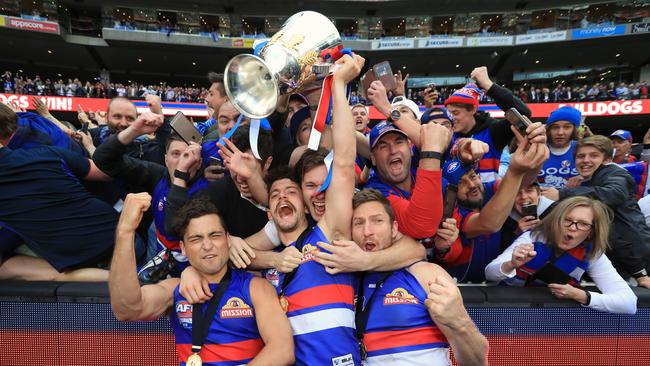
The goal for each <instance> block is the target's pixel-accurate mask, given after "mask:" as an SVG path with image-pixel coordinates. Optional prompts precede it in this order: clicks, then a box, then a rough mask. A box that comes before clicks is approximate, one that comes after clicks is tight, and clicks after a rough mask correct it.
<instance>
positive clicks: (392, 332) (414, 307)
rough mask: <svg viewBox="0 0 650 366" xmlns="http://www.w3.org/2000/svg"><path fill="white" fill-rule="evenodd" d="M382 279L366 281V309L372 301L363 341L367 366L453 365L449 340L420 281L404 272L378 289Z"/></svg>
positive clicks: (373, 275) (404, 270)
mask: <svg viewBox="0 0 650 366" xmlns="http://www.w3.org/2000/svg"><path fill="white" fill-rule="evenodd" d="M378 275H379V274H378V273H373V274H370V275H368V276H366V278H365V279H364V286H365V289H364V293H365V294H366V295H365V296H364V299H363V301H364V307H365V306H367V303H368V301H369V300H368V299H370V301H372V305H371V307H370V314H369V316H368V325H367V326H366V333H365V335H364V337H363V343H364V345H365V346H366V350H367V352H368V358H367V359H366V360H365V361H364V365H368V366H375V365H377V366H380V365H381V366H383V365H391V366H406V365H451V361H450V360H449V344H448V343H447V338H445V336H444V334H442V332H441V331H440V329H438V327H437V326H436V324H435V323H434V322H433V320H431V316H430V315H429V312H428V311H427V308H426V307H425V306H424V300H426V298H427V294H426V293H425V291H424V289H423V288H422V286H421V285H420V283H419V282H418V280H417V279H416V278H415V277H414V276H413V275H412V274H411V273H410V272H409V271H408V270H407V269H401V270H399V271H395V272H393V273H392V274H391V275H390V276H389V277H388V278H386V281H385V282H384V283H383V284H382V285H381V287H380V288H375V284H376V282H377V277H378Z"/></svg>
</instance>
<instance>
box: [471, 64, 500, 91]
mask: <svg viewBox="0 0 650 366" xmlns="http://www.w3.org/2000/svg"><path fill="white" fill-rule="evenodd" d="M469 77H470V78H472V79H474V81H476V85H478V87H479V88H481V89H483V90H485V91H488V90H490V88H491V87H492V85H493V84H494V83H493V82H492V80H490V75H489V74H488V69H487V67H485V66H479V67H476V68H474V70H472V73H471V74H470V75H469Z"/></svg>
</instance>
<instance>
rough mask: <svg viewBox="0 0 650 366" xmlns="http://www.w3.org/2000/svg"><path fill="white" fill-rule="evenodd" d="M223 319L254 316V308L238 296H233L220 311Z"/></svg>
mask: <svg viewBox="0 0 650 366" xmlns="http://www.w3.org/2000/svg"><path fill="white" fill-rule="evenodd" d="M219 316H220V317H221V319H232V318H252V317H253V309H252V308H251V307H250V306H249V305H248V304H246V303H245V302H244V300H242V299H240V298H238V297H231V298H230V299H228V301H226V304H225V305H224V306H223V307H222V308H221V311H220V312H219Z"/></svg>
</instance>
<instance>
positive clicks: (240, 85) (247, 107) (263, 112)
mask: <svg viewBox="0 0 650 366" xmlns="http://www.w3.org/2000/svg"><path fill="white" fill-rule="evenodd" d="M224 84H225V86H226V88H225V89H226V94H227V95H228V99H230V102H231V103H232V104H233V106H234V107H235V108H236V109H237V110H238V111H239V112H240V113H242V114H243V115H245V116H247V117H250V118H253V119H261V118H264V117H267V116H269V115H270V114H271V113H273V111H274V110H275V108H276V105H277V103H278V96H279V95H280V90H279V87H278V80H276V75H275V73H274V72H272V71H271V68H270V67H269V65H268V64H267V63H266V62H265V61H264V60H263V59H261V58H260V57H257V56H255V55H249V54H243V55H237V56H235V57H233V58H232V59H231V60H230V61H229V62H228V64H227V65H226V70H225V73H224Z"/></svg>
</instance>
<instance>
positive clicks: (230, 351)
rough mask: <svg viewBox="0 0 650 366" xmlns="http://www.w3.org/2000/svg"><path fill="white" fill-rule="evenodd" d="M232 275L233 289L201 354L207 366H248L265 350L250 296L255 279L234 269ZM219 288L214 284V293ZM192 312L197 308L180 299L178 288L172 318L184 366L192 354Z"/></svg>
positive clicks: (227, 296)
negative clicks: (252, 280)
mask: <svg viewBox="0 0 650 366" xmlns="http://www.w3.org/2000/svg"><path fill="white" fill-rule="evenodd" d="M231 273H232V279H231V282H230V285H229V286H228V289H226V292H225V293H224V295H223V297H222V299H221V301H220V303H219V307H218V308H217V313H216V314H215V316H214V318H213V319H212V323H211V324H210V330H209V333H208V336H207V338H206V341H205V343H204V345H203V347H202V348H201V352H200V353H199V355H200V356H201V359H202V360H203V365H204V366H235V365H245V364H247V363H248V362H250V361H251V360H252V359H253V358H255V356H256V355H257V354H258V353H259V352H260V351H261V350H262V348H264V342H263V341H262V338H261V336H260V333H259V330H258V329H257V323H256V321H255V309H254V308H253V303H252V301H251V296H250V282H251V279H252V278H253V277H254V276H253V275H252V274H250V273H248V272H245V271H241V270H237V269H231ZM217 286H218V285H216V284H215V285H212V284H211V285H210V290H211V291H215V290H216V288H217ZM195 306H202V307H204V306H206V305H195ZM192 311H193V306H192V305H190V304H189V303H188V302H187V300H186V299H185V298H184V297H183V296H181V295H180V293H179V292H178V287H176V289H175V290H174V309H173V311H172V312H171V315H170V317H169V318H170V322H171V325H172V330H173V332H174V337H175V340H176V352H177V353H178V360H179V362H180V365H181V366H184V365H185V361H186V360H187V358H188V357H189V356H190V355H191V354H192ZM202 311H205V309H202Z"/></svg>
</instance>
